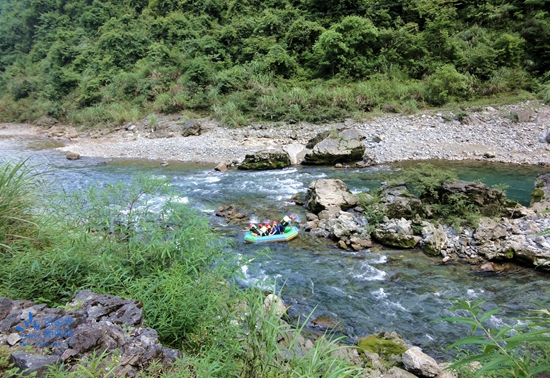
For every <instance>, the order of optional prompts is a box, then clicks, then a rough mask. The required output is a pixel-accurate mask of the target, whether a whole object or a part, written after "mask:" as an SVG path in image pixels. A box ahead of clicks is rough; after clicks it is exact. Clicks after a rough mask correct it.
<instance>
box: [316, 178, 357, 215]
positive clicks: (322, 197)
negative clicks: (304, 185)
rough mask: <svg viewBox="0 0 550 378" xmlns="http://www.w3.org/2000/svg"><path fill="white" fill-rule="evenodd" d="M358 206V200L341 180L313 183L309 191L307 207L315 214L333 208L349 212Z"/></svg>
mask: <svg viewBox="0 0 550 378" xmlns="http://www.w3.org/2000/svg"><path fill="white" fill-rule="evenodd" d="M356 205H357V198H356V197H355V196H354V195H353V194H352V193H351V192H350V190H349V189H348V187H347V186H346V184H345V183H344V182H343V181H342V180H340V179H322V180H317V181H313V182H312V183H311V184H310V185H309V188H308V190H307V207H308V208H309V209H310V210H311V211H312V212H314V213H315V214H319V213H320V212H321V211H323V210H325V209H329V208H331V207H339V208H340V209H342V210H347V209H349V208H351V207H354V206H356Z"/></svg>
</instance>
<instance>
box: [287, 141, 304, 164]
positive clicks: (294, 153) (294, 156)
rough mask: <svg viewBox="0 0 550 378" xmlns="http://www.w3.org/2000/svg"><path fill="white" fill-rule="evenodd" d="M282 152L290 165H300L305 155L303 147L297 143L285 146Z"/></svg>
mask: <svg viewBox="0 0 550 378" xmlns="http://www.w3.org/2000/svg"><path fill="white" fill-rule="evenodd" d="M283 150H284V151H286V153H287V154H288V157H289V158H290V163H291V164H292V165H296V164H300V163H301V162H302V160H304V156H306V153H307V150H306V148H305V146H304V145H303V144H299V143H292V144H287V145H286V146H284V147H283Z"/></svg>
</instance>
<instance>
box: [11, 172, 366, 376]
mask: <svg viewBox="0 0 550 378" xmlns="http://www.w3.org/2000/svg"><path fill="white" fill-rule="evenodd" d="M32 172H33V171H32V168H26V166H25V165H24V164H22V163H11V162H8V163H4V164H3V165H2V167H1V169H0V179H1V180H3V181H2V183H3V184H2V185H1V186H0V190H1V191H2V192H1V195H0V198H2V200H3V201H4V202H5V203H7V204H8V205H6V206H0V219H1V220H2V223H1V224H2V227H3V229H2V236H3V237H4V239H3V240H2V250H1V251H0V296H5V297H10V298H13V299H28V300H32V301H35V302H38V303H46V304H48V306H61V305H64V304H65V303H66V302H67V301H68V300H69V299H71V298H72V296H73V295H74V294H75V293H76V292H77V291H79V290H82V289H89V290H92V291H94V292H97V293H106V294H113V295H118V296H122V297H129V298H133V299H136V300H139V301H141V302H142V303H143V314H144V319H145V325H146V326H148V327H152V328H154V329H156V330H157V331H158V333H159V336H160V338H161V341H162V342H163V344H164V345H167V346H170V347H173V348H177V349H179V350H181V351H183V352H184V355H185V357H184V359H182V360H181V361H178V363H176V364H175V365H174V366H173V367H172V368H171V369H168V370H162V369H161V368H160V367H159V366H156V365H153V366H151V367H150V369H149V370H147V371H144V372H143V373H142V374H143V375H142V376H155V377H231V376H234V377H235V376H241V377H285V376H304V377H305V376H318V375H323V376H325V377H345V376H355V374H356V373H357V370H356V369H355V368H351V367H349V366H347V364H346V363H345V362H343V361H342V360H339V359H337V358H336V357H332V354H331V351H333V350H335V349H337V346H336V344H335V343H334V342H328V343H327V342H319V343H317V344H316V347H315V348H313V349H312V352H311V354H312V355H315V358H311V356H312V355H309V356H300V357H298V356H294V357H293V358H290V359H288V358H282V355H281V353H280V352H281V348H282V347H281V346H280V345H279V344H278V340H279V339H278V337H275V336H277V335H281V334H285V333H286V334H288V335H289V336H288V337H289V340H293V339H294V338H295V337H297V333H295V332H294V331H293V330H291V329H289V328H287V327H286V326H285V325H284V324H283V323H281V322H279V321H278V317H277V316H276V315H275V314H274V313H273V312H272V311H270V310H268V309H266V308H265V306H264V305H263V300H264V296H263V293H262V292H261V291H259V290H255V289H253V288H251V289H248V290H242V289H239V288H238V287H237V286H235V285H231V284H230V283H231V282H232V280H233V279H234V278H235V274H236V272H237V271H239V269H238V265H237V264H236V262H235V261H232V260H231V259H230V258H229V257H228V256H229V255H228V254H227V253H224V254H222V251H223V250H224V249H225V248H226V246H225V245H224V244H223V243H222V242H221V241H220V239H219V238H218V236H217V235H215V234H214V233H213V232H212V231H211V229H210V226H209V224H208V220H207V219H205V218H204V217H202V216H201V215H200V214H198V213H197V212H195V211H193V210H192V209H190V208H189V207H188V206H187V205H183V204H181V203H178V202H177V201H176V198H175V197H174V196H173V194H172V192H171V187H170V183H169V182H168V181H167V180H165V179H156V178H150V177H144V176H138V177H136V178H135V180H134V182H133V183H132V185H131V186H127V185H123V184H122V183H120V184H113V185H107V186H104V187H92V188H90V189H88V190H86V191H84V192H78V193H74V194H71V195H67V196H58V195H54V194H51V195H48V194H46V195H44V194H43V193H47V191H45V190H44V189H43V187H39V186H37V181H36V180H35V179H34V178H33V173H32ZM38 193H42V194H41V196H38ZM158 198H163V201H162V203H159V202H158ZM15 205H18V206H15ZM12 220H13V222H12ZM46 220H47V221H46ZM21 225H24V226H25V227H22V226H21ZM37 234H40V235H41V237H40V241H41V242H40V243H36V242H31V241H36V240H38V239H39V238H38V237H37ZM5 352H6V351H5V350H3V351H2V353H0V354H2V355H3V354H4V353H5ZM101 353H102V351H97V356H96V357H97V361H96V363H97V366H100V365H101V364H100V361H101V360H102V359H104V358H105V356H104V355H103V356H101ZM5 362H6V361H5V360H3V358H2V357H1V356H0V369H7V368H8V366H7V364H5ZM92 365H93V364H92ZM86 366H87V368H86V369H89V368H90V366H91V365H90V363H88V365H86ZM56 369H57V370H56ZM60 369H61V368H55V369H53V370H52V373H51V376H52V377H60V376H71V377H81V376H94V377H96V376H97V377H99V376H105V375H104V374H105V372H106V371H107V370H105V367H104V366H103V367H102V368H101V369H99V368H98V370H97V374H95V373H94V374H93V375H90V374H88V375H87V374H85V371H84V370H83V369H84V367H83V369H80V368H77V369H76V371H74V372H72V373H69V372H68V371H64V370H60ZM4 371H5V370H4ZM107 376H109V375H107Z"/></svg>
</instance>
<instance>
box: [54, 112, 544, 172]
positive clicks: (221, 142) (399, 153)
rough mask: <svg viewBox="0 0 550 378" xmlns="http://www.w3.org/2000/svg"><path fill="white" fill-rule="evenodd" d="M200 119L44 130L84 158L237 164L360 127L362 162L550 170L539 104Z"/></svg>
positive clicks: (70, 150) (63, 148)
mask: <svg viewBox="0 0 550 378" xmlns="http://www.w3.org/2000/svg"><path fill="white" fill-rule="evenodd" d="M163 122H164V127H165V128H166V129H168V128H169V127H172V130H173V129H174V127H173V126H174V125H175V124H176V123H177V122H178V121H177V118H176V119H175V118H174V117H172V118H170V119H167V120H166V121H163V120H162V119H159V127H161V128H162V126H163ZM197 122H199V123H200V124H201V125H202V126H201V127H202V130H203V131H202V133H201V135H197V136H187V137H183V136H181V135H179V134H178V133H170V134H164V135H163V136H159V135H161V134H159V133H158V131H157V132H155V131H153V130H149V129H148V128H147V127H146V125H144V124H143V123H141V124H140V123H136V124H129V125H125V127H123V128H120V129H119V130H117V131H116V132H112V133H108V134H105V135H100V136H94V135H90V134H85V133H78V132H75V131H74V130H73V131H72V132H71V131H69V130H68V129H67V128H63V127H58V126H54V127H52V128H51V129H50V130H49V131H46V133H47V135H48V136H49V137H53V138H60V139H61V138H66V144H65V145H64V146H63V147H60V148H59V149H60V150H61V151H64V152H73V153H77V154H79V155H80V156H82V157H86V156H90V157H104V158H132V159H149V160H154V161H166V162H168V161H180V162H191V163H205V164H218V163H221V162H223V163H226V164H228V163H229V164H237V163H240V162H241V161H242V160H243V159H244V157H245V155H246V154H249V153H253V152H255V151H258V150H263V149H268V148H274V149H281V148H283V147H284V146H286V145H289V144H303V145H305V144H306V143H307V141H308V140H309V139H310V138H312V137H314V136H315V135H317V134H318V133H320V132H322V131H326V130H335V129H336V130H340V129H344V128H356V129H359V130H363V131H364V132H365V134H366V135H367V138H366V140H365V143H366V147H367V148H366V153H365V158H367V157H368V158H369V159H370V160H371V161H372V162H374V163H376V164H381V163H388V162H395V161H406V160H425V159H445V160H487V161H494V162H503V163H517V164H538V165H550V147H549V146H550V144H549V142H548V141H547V136H548V134H549V133H550V106H547V105H543V104H541V103H540V102H538V101H530V102H524V103H520V104H515V105H506V106H502V107H498V108H493V107H483V108H479V109H476V111H464V112H461V113H460V114H455V113H453V112H450V111H448V112H443V111H439V112H423V113H418V114H414V115H400V114H384V115H381V116H379V117H376V118H373V119H370V120H367V121H363V122H357V121H353V120H346V121H345V122H341V123H331V124H323V125H312V124H305V123H297V124H281V123H272V124H271V123H265V124H253V125H250V126H246V127H242V128H234V129H230V128H225V127H222V126H220V125H217V124H216V123H215V122H213V121H211V120H197ZM180 124H181V122H180ZM132 126H133V127H132ZM548 139H550V138H548Z"/></svg>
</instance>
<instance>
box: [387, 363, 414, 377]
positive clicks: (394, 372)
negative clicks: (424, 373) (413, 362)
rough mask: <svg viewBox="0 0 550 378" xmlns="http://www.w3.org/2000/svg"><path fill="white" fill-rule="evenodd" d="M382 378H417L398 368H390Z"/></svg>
mask: <svg viewBox="0 0 550 378" xmlns="http://www.w3.org/2000/svg"><path fill="white" fill-rule="evenodd" d="M384 378H417V377H416V375H414V374H412V373H409V372H408V371H407V370H403V369H401V368H398V367H397V366H394V367H392V368H391V369H390V370H388V371H387V372H386V374H384Z"/></svg>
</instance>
